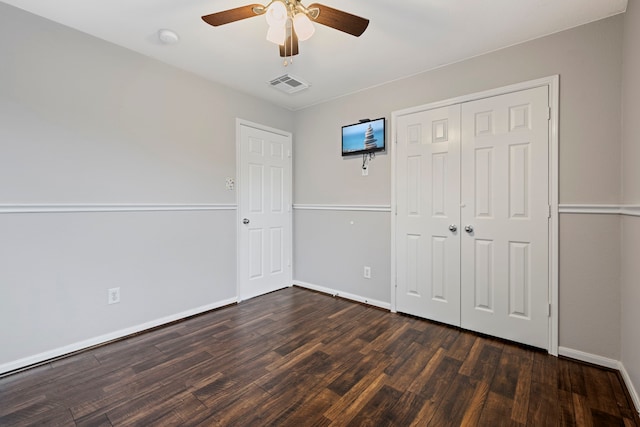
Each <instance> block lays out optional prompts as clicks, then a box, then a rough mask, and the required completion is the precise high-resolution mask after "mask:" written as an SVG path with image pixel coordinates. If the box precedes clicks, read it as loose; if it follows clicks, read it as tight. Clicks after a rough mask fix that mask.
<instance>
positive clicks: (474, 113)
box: [460, 87, 549, 348]
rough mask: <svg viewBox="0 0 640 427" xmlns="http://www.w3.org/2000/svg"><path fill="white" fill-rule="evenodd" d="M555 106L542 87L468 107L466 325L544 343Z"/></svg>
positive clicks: (464, 247) (463, 211)
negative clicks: (550, 127)
mask: <svg viewBox="0 0 640 427" xmlns="http://www.w3.org/2000/svg"><path fill="white" fill-rule="evenodd" d="M548 105H549V103H548V88H547V87H540V88H534V89H529V90H525V91H521V92H514V93H510V94H506V95H501V96H496V97H492V98H487V99H483V100H478V101H473V102H469V103H465V104H463V106H462V142H461V143H462V150H461V151H462V158H461V159H462V161H461V165H462V166H461V168H462V186H461V190H462V192H461V203H462V205H461V206H462V208H461V226H462V230H461V233H460V234H461V259H462V264H461V266H462V267H461V326H462V327H463V328H465V329H471V330H474V331H478V332H482V333H485V334H489V335H493V336H496V337H501V338H506V339H509V340H513V341H518V342H521V343H524V344H529V345H533V346H536V347H541V348H547V347H548V329H549V328H548V325H549V323H548V322H549V319H548V301H549V297H548V290H549V263H548V259H549V256H548V247H549V244H548V226H549V225H548V224H549V222H548V217H549V210H548V200H549V197H548V191H549V182H548V175H549V172H548V155H549V154H548V151H549V134H548V123H549V122H548V119H549V108H548ZM465 227H472V228H473V231H470V229H469V231H465Z"/></svg>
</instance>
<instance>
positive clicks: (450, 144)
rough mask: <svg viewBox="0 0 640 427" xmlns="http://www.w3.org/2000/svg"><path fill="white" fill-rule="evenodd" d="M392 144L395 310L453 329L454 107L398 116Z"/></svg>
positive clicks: (456, 275)
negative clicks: (394, 161) (394, 157)
mask: <svg viewBox="0 0 640 427" xmlns="http://www.w3.org/2000/svg"><path fill="white" fill-rule="evenodd" d="M397 141H398V143H397V150H398V151H397V162H398V163H397V165H396V166H397V168H396V170H397V176H396V179H397V181H396V183H397V198H396V203H397V223H396V224H397V228H396V242H395V244H396V256H397V260H396V268H397V277H396V278H397V290H396V308H397V310H398V311H401V312H404V313H409V314H413V315H416V316H420V317H424V318H428V319H433V320H437V321H440V322H445V323H449V324H452V325H459V324H460V233H461V231H460V229H459V225H460V223H459V218H460V190H459V189H460V106H459V105H455V106H451V107H444V108H439V109H434V110H429V111H423V112H419V113H414V114H410V115H406V116H400V117H399V118H398V120H397ZM450 226H453V227H451V230H450ZM454 227H455V228H457V230H456V231H452V230H453V228H454Z"/></svg>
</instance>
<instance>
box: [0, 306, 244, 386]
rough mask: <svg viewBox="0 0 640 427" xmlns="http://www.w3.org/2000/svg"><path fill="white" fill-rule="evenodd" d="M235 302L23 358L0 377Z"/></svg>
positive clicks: (10, 364)
mask: <svg viewBox="0 0 640 427" xmlns="http://www.w3.org/2000/svg"><path fill="white" fill-rule="evenodd" d="M237 302H238V299H237V298H236V297H234V298H229V299H226V300H222V301H218V302H215V303H212V304H207V305H203V306H200V307H196V308H193V309H190V310H186V311H183V312H181V313H176V314H172V315H169V316H165V317H162V318H160V319H156V320H152V321H149V322H146V323H142V324H140V325H136V326H132V327H129V328H125V329H121V330H119V331H115V332H111V333H108V334H105V335H100V336H98V337H93V338H89V339H87V340H84V341H80V342H76V343H73V344H69V345H66V346H64V347H58V348H56V349H54V350H50V351H45V352H43V353H40V354H36V355H33V356H29V357H25V358H23V359H18V360H14V361H13V362H8V363H4V364H2V365H0V375H2V374H3V373H7V372H11V371H15V370H18V369H22V368H26V367H28V366H31V365H34V364H37V363H42V362H44V361H47V360H50V359H55V358H57V357H61V356H64V355H66V354H69V353H74V352H76V351H80V350H85V349H87V348H90V347H94V346H96V345H100V344H104V343H108V342H109V341H113V340H117V339H120V338H124V337H127V336H129V335H132V334H137V333H139V332H143V331H146V330H147V329H151V328H155V327H157V326H162V325H165V324H167V323H171V322H175V321H176V320H181V319H184V318H187V317H190V316H194V315H197V314H201V313H204V312H207V311H209V310H215V309H217V308H220V307H224V306H226V305H230V304H235V303H237Z"/></svg>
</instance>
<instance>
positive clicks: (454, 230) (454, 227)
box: [449, 224, 458, 233]
mask: <svg viewBox="0 0 640 427" xmlns="http://www.w3.org/2000/svg"><path fill="white" fill-rule="evenodd" d="M449 231H451V232H452V233H455V232H456V231H458V227H457V226H456V225H455V224H451V225H450V226H449Z"/></svg>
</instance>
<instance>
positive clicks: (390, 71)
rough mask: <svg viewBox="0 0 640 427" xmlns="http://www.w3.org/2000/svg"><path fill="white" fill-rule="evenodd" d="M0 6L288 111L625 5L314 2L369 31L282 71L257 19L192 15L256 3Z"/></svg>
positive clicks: (313, 47)
mask: <svg viewBox="0 0 640 427" xmlns="http://www.w3.org/2000/svg"><path fill="white" fill-rule="evenodd" d="M2 1H3V2H4V3H7V4H11V5H14V6H16V7H19V8H22V9H24V10H27V11H29V12H32V13H34V14H36V15H40V16H43V17H45V18H48V19H50V20H53V21H56V22H59V23H62V24H64V25H67V26H69V27H72V28H75V29H78V30H80V31H82V32H85V33H88V34H91V35H93V36H96V37H99V38H101V39H104V40H107V41H110V42H112V43H115V44H118V45H121V46H124V47H126V48H128V49H131V50H134V51H136V52H140V53H142V54H144V55H147V56H150V57H152V58H156V59H158V60H160V61H163V62H166V63H168V64H172V65H174V66H176V67H179V68H182V69H184V70H188V71H191V72H193V73H195V74H198V75H200V76H203V77H205V78H207V79H209V80H212V81H215V82H219V83H222V84H224V85H227V86H231V87H233V88H236V89H239V90H241V91H244V92H248V93H251V94H253V95H255V96H258V97H260V98H264V99H267V100H270V101H272V102H273V103H275V104H278V105H281V106H283V107H286V108H289V109H292V110H296V109H300V108H304V107H306V106H309V105H313V104H316V103H319V102H323V101H326V100H328V99H332V98H336V97H339V96H341V95H344V94H348V93H352V92H356V91H359V90H362V89H366V88H369V87H372V86H376V85H379V84H382V83H386V82H389V81H393V80H397V79H400V78H403V77H406V76H410V75H413V74H417V73H420V72H423V71H426V70H429V69H433V68H435V67H438V66H441V65H444V64H450V63H452V62H457V61H460V60H462V59H465V58H470V57H473V56H477V55H480V54H482V53H486V52H490V51H493V50H496V49H500V48H502V47H506V46H510V45H513V44H517V43H521V42H524V41H526V40H531V39H534V38H537V37H541V36H544V35H547V34H551V33H554V32H558V31H561V30H564V29H568V28H571V27H575V26H578V25H581V24H585V23H588V22H591V21H595V20H598V19H602V18H605V17H608V16H611V15H615V14H618V13H622V12H624V11H625V9H626V6H627V0H483V1H481V0H320V3H322V4H325V5H327V6H331V7H333V8H336V9H341V10H344V11H345V12H349V13H352V14H355V15H358V16H362V17H364V18H367V19H369V20H370V21H371V22H370V24H369V27H368V28H367V30H366V31H365V32H364V34H363V35H362V36H360V37H359V38H357V37H353V36H351V35H348V34H345V33H342V32H340V31H337V30H334V29H332V28H329V27H325V26H322V25H316V33H315V34H314V36H313V37H312V38H311V39H309V40H307V41H304V42H300V54H299V55H297V56H295V57H294V61H293V64H290V65H288V66H287V67H284V66H283V60H282V58H280V56H279V55H278V47H277V46H276V45H274V44H272V43H270V42H268V41H266V39H265V35H266V31H267V23H266V21H265V19H264V16H257V17H253V18H250V19H245V20H243V21H238V22H234V23H231V24H227V25H224V26H221V27H212V26H210V25H207V24H206V23H204V22H203V21H202V19H200V17H201V16H203V15H208V14H211V13H214V12H219V11H222V10H226V9H231V8H235V7H239V6H244V5H246V4H250V3H253V2H255V3H258V2H259V1H257V0H252V1H246V0H55V1H53V0H2ZM313 2H315V1H314V0H310V1H307V2H303V3H304V4H306V5H309V4H310V3H313ZM263 4H266V2H265V3H263ZM162 28H168V29H171V30H173V31H175V32H176V33H178V35H179V36H180V42H179V43H177V44H174V45H164V44H162V43H160V41H159V39H158V37H157V34H158V30H159V29H162ZM285 73H290V74H293V75H295V76H297V77H300V78H302V79H304V80H306V81H307V82H309V83H310V84H311V87H310V88H309V89H306V90H304V91H301V92H298V93H294V94H285V93H281V92H279V91H277V90H275V89H273V88H271V87H270V86H269V85H268V84H267V82H268V81H269V80H271V79H273V78H275V77H278V76H280V75H282V74H285Z"/></svg>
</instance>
